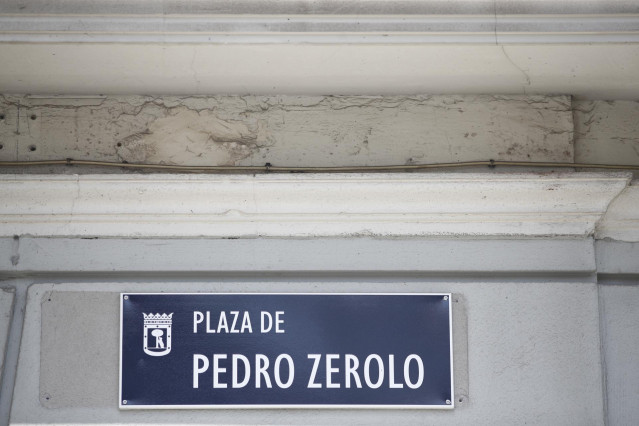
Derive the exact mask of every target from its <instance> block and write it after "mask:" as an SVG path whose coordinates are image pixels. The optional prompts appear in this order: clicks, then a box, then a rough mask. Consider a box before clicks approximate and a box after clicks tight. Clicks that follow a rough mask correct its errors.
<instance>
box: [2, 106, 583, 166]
mask: <svg viewBox="0 0 639 426" xmlns="http://www.w3.org/2000/svg"><path fill="white" fill-rule="evenodd" d="M0 109H2V111H5V115H6V117H7V119H6V120H5V121H6V123H4V125H0V136H1V137H3V140H6V141H7V142H6V145H7V146H8V147H10V149H6V150H0V160H40V159H52V158H58V159H60V158H62V159H64V158H73V159H78V160H82V159H84V160H98V161H115V162H123V161H126V162H128V163H138V162H145V163H159V164H176V165H224V166H232V165H242V166H251V165H264V164H265V163H267V162H269V163H271V164H274V165H287V166H352V165H387V164H415V163H437V162H458V161H459V162H461V161H474V160H488V159H495V160H514V161H572V160H573V144H572V142H573V141H572V139H573V136H572V132H573V123H572V107H571V100H570V98H569V97H567V96H488V95H485V96H427V95H415V96H359V97H352V96H201V97H141V96H127V97H106V98H99V99H91V100H89V101H87V99H84V98H79V99H78V100H77V103H74V102H73V100H71V99H69V98H64V99H63V100H60V99H52V100H51V99H49V100H47V99H42V98H33V97H26V96H5V97H2V98H0ZM32 114H35V115H36V116H37V118H36V119H34V120H32V119H30V118H29V117H30V116H31V115H32ZM0 124H1V123H0ZM31 146H33V147H35V149H33V150H30V149H29V147H31Z"/></svg>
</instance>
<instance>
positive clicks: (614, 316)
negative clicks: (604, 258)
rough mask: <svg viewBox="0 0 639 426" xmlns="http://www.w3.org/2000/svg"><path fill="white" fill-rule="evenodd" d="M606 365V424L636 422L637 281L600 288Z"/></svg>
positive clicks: (638, 380)
mask: <svg viewBox="0 0 639 426" xmlns="http://www.w3.org/2000/svg"><path fill="white" fill-rule="evenodd" d="M599 291H600V299H601V317H602V320H601V321H602V339H603V342H602V343H603V347H604V360H605V365H606V387H607V408H608V424H609V425H610V426H616V425H619V426H621V425H632V424H636V423H637V419H639V405H637V399H638V398H639V367H638V363H637V360H639V344H637V342H639V279H635V283H634V285H602V286H600V290H599Z"/></svg>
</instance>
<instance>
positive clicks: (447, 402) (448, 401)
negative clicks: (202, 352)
mask: <svg viewBox="0 0 639 426" xmlns="http://www.w3.org/2000/svg"><path fill="white" fill-rule="evenodd" d="M124 403H125V404H126V401H125V402H124ZM450 404H451V402H450V399H447V400H446V405H450Z"/></svg>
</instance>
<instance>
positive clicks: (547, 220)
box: [0, 173, 630, 238]
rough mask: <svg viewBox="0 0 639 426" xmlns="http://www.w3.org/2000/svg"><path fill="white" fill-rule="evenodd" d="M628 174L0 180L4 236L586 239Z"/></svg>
mask: <svg viewBox="0 0 639 426" xmlns="http://www.w3.org/2000/svg"><path fill="white" fill-rule="evenodd" d="M629 180H630V175H629V174H614V173H612V174H611V173H571V174H551V175H540V174H503V175H502V174H465V173H461V174H365V175H355V174H348V175H345V174H334V175H333V174H330V175H327V174H324V175H258V176H244V175H237V176H211V175H80V176H59V175H58V176H38V175H4V176H0V200H1V201H0V236H12V235H30V236H56V237H78V236H79V237H92V236H102V237H152V238H154V237H213V238H216V237H219V238H225V237H231V238H235V237H243V238H251V237H293V238H296V237H299V238H310V237H351V236H379V237H396V236H397V237H427V236H457V237H471V238H472V237H503V238H509V237H545V236H562V237H584V236H590V235H593V233H594V231H595V225H596V223H597V222H598V221H600V220H601V218H602V216H603V214H604V213H605V212H606V210H607V208H608V205H609V204H610V202H611V201H612V200H613V199H614V198H615V197H617V196H618V195H619V193H621V191H622V190H623V189H624V188H625V187H626V186H627V185H628V183H629Z"/></svg>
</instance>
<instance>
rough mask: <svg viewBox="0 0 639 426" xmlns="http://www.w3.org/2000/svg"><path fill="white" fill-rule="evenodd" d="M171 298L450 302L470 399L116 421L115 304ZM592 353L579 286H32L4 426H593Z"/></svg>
mask: <svg viewBox="0 0 639 426" xmlns="http://www.w3.org/2000/svg"><path fill="white" fill-rule="evenodd" d="M178 284H179V285H178ZM176 290H178V291H213V292H215V291H220V292H222V291H227V292H228V291H234V292H247V291H258V292H259V291H263V292H282V291H283V292H291V291H301V292H309V291H313V292H394V291H395V292H436V291H451V292H453V293H454V294H455V295H457V296H459V297H460V300H461V301H462V303H463V307H464V311H465V314H466V315H467V321H468V329H467V331H468V338H467V346H468V382H467V384H466V385H467V386H468V394H467V395H465V396H466V397H467V398H466V399H465V400H464V401H463V402H462V403H459V402H458V406H457V407H456V408H455V410H453V411H445V412H444V411H421V410H219V411H213V412H212V411H205V410H195V411H179V412H176V411H170V410H169V411H162V410H160V411H139V412H131V411H120V410H118V408H117V388H116V387H115V386H114V383H115V379H116V378H117V374H118V366H117V353H118V347H117V330H118V326H119V311H118V307H117V297H116V294H117V293H118V292H120V291H176ZM43 324H44V325H43ZM97 333H102V335H103V336H105V340H104V342H101V343H100V344H99V345H98V344H96V343H95V342H96V339H95V336H96V334H97ZM52 336H55V338H53V337H52ZM599 347H600V339H599V325H598V297H597V287H596V284H593V283H585V282H583V283H570V282H546V283H539V282H537V283H534V284H533V283H529V284H527V283H525V282H501V283H497V282H493V283H490V282H483V283H479V282H478V283H475V284H470V283H467V282H466V283H451V282H448V283H434V282H417V281H412V282H406V281H402V280H401V279H398V280H397V282H391V283H388V282H387V283H372V282H366V281H365V280H359V279H353V280H350V281H348V282H322V281H306V280H304V277H303V275H300V277H299V278H298V279H291V280H288V281H285V282H284V281H270V282H268V281H267V282H262V283H256V282H253V283H246V282H244V283H243V282H230V281H227V282H207V283H205V282H202V283H193V282H190V283H184V282H182V283H177V282H162V283H159V282H156V283H152V282H146V283H145V282H137V283H135V282H131V283H126V282H118V283H103V284H99V283H68V284H35V285H32V286H31V287H30V290H29V294H28V304H27V310H26V317H25V327H24V334H23V340H22V350H21V353H20V360H19V370H18V376H17V383H16V388H15V395H14V400H13V408H12V414H11V416H12V417H11V420H12V422H13V423H15V424H20V423H43V422H47V423H74V422H76V423H89V422H93V421H96V420H99V422H101V423H104V424H116V423H117V424H130V423H144V424H170V423H185V424H203V423H207V424H210V423H216V424H229V423H231V424H238V423H262V424H283V423H286V424H308V423H314V424H388V423H390V422H393V423H395V424H417V423H419V424H424V423H427V424H428V423H437V424H443V425H446V424H456V425H471V424H472V425H488V424H490V425H494V424H524V423H526V424H539V425H547V424H554V425H574V424H580V425H597V424H602V423H603V417H604V409H603V397H602V376H601V359H600V351H599ZM60 356H63V359H60ZM45 370H46V371H45ZM460 374H462V375H463V373H460ZM47 398H49V399H47ZM58 399H59V400H58Z"/></svg>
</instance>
